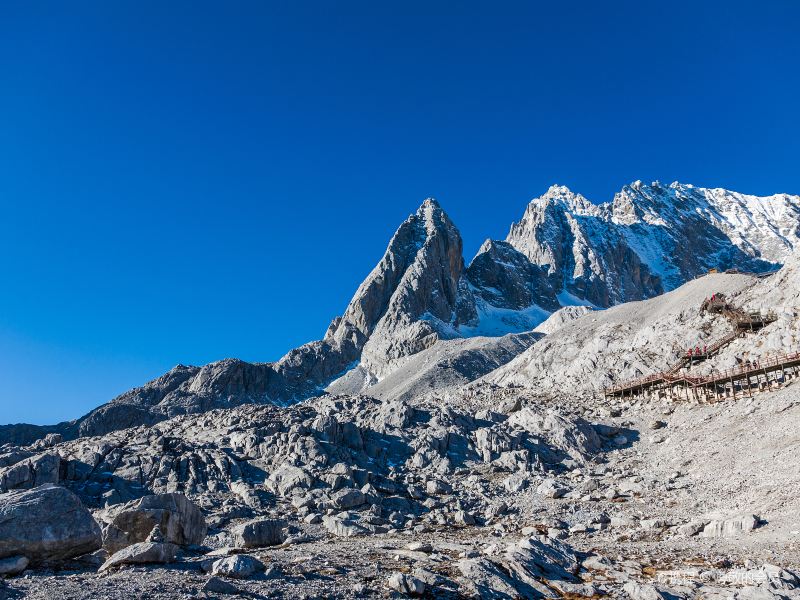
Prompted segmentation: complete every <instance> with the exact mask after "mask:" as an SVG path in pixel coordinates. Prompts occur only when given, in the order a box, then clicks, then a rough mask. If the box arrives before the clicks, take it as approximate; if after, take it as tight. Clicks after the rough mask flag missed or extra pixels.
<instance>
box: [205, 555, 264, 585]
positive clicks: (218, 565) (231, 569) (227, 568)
mask: <svg viewBox="0 0 800 600" xmlns="http://www.w3.org/2000/svg"><path fill="white" fill-rule="evenodd" d="M264 569H265V567H264V563H262V562H261V561H260V560H258V559H257V558H254V557H252V556H249V555H247V554H237V555H234V556H226V557H225V558H220V559H219V560H217V561H214V564H213V565H212V566H211V574H212V575H219V576H222V577H230V578H232V579H247V578H248V577H252V576H253V575H255V574H256V573H260V572H261V571H263V570H264Z"/></svg>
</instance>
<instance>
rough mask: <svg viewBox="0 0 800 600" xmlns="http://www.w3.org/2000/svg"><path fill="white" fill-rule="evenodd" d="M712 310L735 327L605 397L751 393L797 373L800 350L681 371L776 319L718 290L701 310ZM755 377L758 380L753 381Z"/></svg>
mask: <svg viewBox="0 0 800 600" xmlns="http://www.w3.org/2000/svg"><path fill="white" fill-rule="evenodd" d="M704 312H710V313H716V314H720V315H722V316H724V317H725V318H726V319H728V320H729V321H730V322H731V324H732V325H733V331H731V332H730V333H728V334H727V335H725V336H724V337H722V338H720V339H719V340H717V341H716V342H714V343H713V344H711V345H710V346H704V347H703V350H702V351H701V352H700V353H696V352H693V353H691V354H689V353H687V354H685V355H684V356H682V357H681V358H680V359H679V360H678V361H677V362H676V363H675V364H673V365H671V366H670V367H668V368H667V369H666V370H664V371H661V372H660V373H654V374H652V375H647V376H644V377H639V378H638V379H633V380H630V381H625V382H622V383H619V384H617V385H614V386H611V387H608V388H606V389H605V390H603V394H604V396H605V397H607V398H610V397H620V398H623V397H631V398H632V397H641V396H648V397H649V396H653V395H655V396H658V397H682V398H685V399H687V400H689V399H692V398H694V399H698V400H700V399H703V400H706V401H712V400H715V399H721V398H726V397H729V396H732V397H736V395H737V393H738V394H745V393H746V394H750V395H752V392H753V390H754V389H755V390H761V389H764V386H772V385H774V384H776V383H777V382H785V381H786V380H787V378H788V379H791V378H794V377H797V376H798V374H800V373H798V367H800V353H790V354H780V355H776V356H774V357H770V358H769V359H768V360H765V361H762V362H756V363H750V362H749V361H748V362H747V363H743V364H741V365H739V366H738V367H736V368H735V369H730V370H728V371H724V372H721V373H712V374H711V375H705V376H693V375H690V374H689V373H688V372H682V369H684V368H691V366H692V365H693V364H694V363H696V362H700V361H704V360H706V359H708V358H710V357H712V356H715V355H716V354H718V353H719V351H720V350H721V349H722V348H724V347H725V346H727V345H728V344H730V343H731V342H733V341H734V340H735V339H736V338H738V337H741V336H743V335H746V334H747V333H749V332H754V331H758V330H759V329H761V328H762V327H765V326H766V325H769V324H770V323H772V322H774V321H775V320H777V316H776V315H775V313H772V312H769V313H767V314H762V313H760V312H746V311H744V310H741V309H739V308H736V307H735V306H733V305H732V304H730V303H729V302H728V301H727V299H726V298H725V296H724V295H722V294H715V295H714V296H712V297H711V298H709V299H707V300H706V301H705V302H703V304H702V306H701V307H700V313H701V314H702V313H704ZM753 379H755V382H754V381H753Z"/></svg>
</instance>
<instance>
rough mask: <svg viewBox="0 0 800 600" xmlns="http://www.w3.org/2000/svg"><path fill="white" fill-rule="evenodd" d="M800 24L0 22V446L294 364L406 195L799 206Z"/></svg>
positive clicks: (167, 18) (607, 8)
mask: <svg viewBox="0 0 800 600" xmlns="http://www.w3.org/2000/svg"><path fill="white" fill-rule="evenodd" d="M799 7H800V3H797V2H795V1H792V0H786V1H769V0H767V1H761V2H746V3H745V2H736V1H726V2H661V3H655V2H641V1H637V2H613V1H612V2H597V1H591V2H569V3H567V2H547V3H536V2H532V1H531V2H524V3H505V2H491V3H489V2H485V3H482V4H477V3H469V2H467V3H462V2H459V3H455V2H453V3H436V2H425V3H418V4H415V3H409V2H403V3H395V4H394V5H391V4H390V3H375V2H364V3H362V4H355V3H349V2H328V1H325V2H281V3H269V2H216V3H205V2H161V1H158V2H145V1H141V0H137V1H135V2H134V1H122V2H105V1H102V2H101V1H97V2H80V1H79V2H28V1H24V2H14V1H11V2H4V3H3V4H2V6H1V7H0V84H1V85H2V88H1V89H2V93H0V119H2V128H0V207H1V208H2V213H0V251H2V261H1V262H0V286H2V287H0V423H6V422H17V421H27V422H34V423H49V422H55V421H58V420H62V419H67V418H74V417H77V416H79V415H81V414H83V413H85V412H87V411H88V410H89V409H91V408H93V407H94V406H97V405H98V404H100V403H102V402H104V401H106V400H109V399H111V398H112V397H113V396H115V395H116V394H118V393H120V392H122V391H124V390H126V389H128V388H130V387H132V386H135V385H139V384H141V383H143V382H145V381H147V380H149V379H151V378H153V377H156V376H158V375H160V374H161V373H162V372H164V371H166V370H167V369H169V368H170V367H171V366H173V365H175V364H177V363H179V362H180V363H186V364H204V363H206V362H210V361H213V360H217V359H221V358H224V357H229V356H236V357H240V358H243V359H246V360H253V361H269V360H274V359H277V358H278V357H280V356H281V355H282V354H283V353H284V352H285V351H286V350H287V349H289V348H291V347H294V346H297V345H299V344H301V343H303V342H306V341H309V340H312V339H316V338H319V337H320V336H321V335H322V334H323V332H324V331H325V328H326V326H327V324H328V322H329V320H330V319H331V318H332V317H333V316H335V315H336V314H339V313H340V312H341V311H342V310H343V309H344V307H345V306H346V304H347V301H348V300H349V299H350V297H351V295H352V293H353V292H354V291H355V289H356V287H357V285H358V283H359V282H360V281H361V280H362V279H363V277H364V276H365V275H366V274H367V273H368V272H369V270H370V269H371V268H372V266H373V265H374V264H375V262H376V261H377V260H378V259H379V258H380V256H381V254H382V252H383V250H384V248H385V246H386V243H387V242H388V240H389V237H390V236H391V234H392V233H393V231H394V229H395V228H396V227H397V225H398V224H399V223H400V222H401V221H402V220H403V219H404V218H405V217H406V216H407V215H408V214H409V213H411V212H413V211H414V210H415V209H416V208H417V206H418V205H419V203H420V202H421V201H422V200H423V199H424V198H425V197H427V196H434V197H436V198H438V199H439V201H440V202H441V203H442V205H443V206H444V207H445V209H446V210H447V211H448V212H449V213H450V215H451V217H452V218H453V219H454V221H455V222H456V224H457V225H458V226H459V227H460V229H461V231H462V234H463V237H464V240H465V253H466V255H467V258H468V259H469V258H470V257H471V255H472V254H473V253H474V252H475V250H476V249H477V247H478V246H479V244H480V243H481V242H482V241H483V239H485V238H487V237H494V238H502V237H504V236H505V234H506V233H507V230H508V226H509V225H510V223H511V221H512V220H515V219H517V218H519V217H520V215H521V214H522V211H523V210H524V207H525V205H526V203H527V201H528V200H529V199H531V198H532V197H534V196H538V195H540V194H541V193H542V192H544V191H545V189H546V188H547V187H548V186H549V185H550V184H552V183H561V184H566V185H568V186H570V187H571V188H573V189H575V190H576V191H580V192H582V193H583V194H584V195H586V196H588V197H590V198H591V199H593V200H595V201H603V200H608V199H610V198H611V196H612V195H613V193H614V192H615V191H617V190H618V189H619V188H620V187H621V186H622V185H623V184H625V183H628V182H630V181H633V180H635V179H643V180H646V181H650V180H653V179H659V180H661V181H664V182H670V181H673V180H680V181H683V182H687V183H694V184H697V185H706V186H723V187H728V188H732V189H736V190H739V191H744V192H750V193H760V194H768V193H775V192H792V193H799V192H800V169H798V156H800V141H799V140H800V122H799V121H800V119H799V118H798V112H799V111H798V107H799V106H800V75H799V74H800V51H799V50H798V39H800V38H799V37H798V35H797V25H798V23H799V22H800V8H799Z"/></svg>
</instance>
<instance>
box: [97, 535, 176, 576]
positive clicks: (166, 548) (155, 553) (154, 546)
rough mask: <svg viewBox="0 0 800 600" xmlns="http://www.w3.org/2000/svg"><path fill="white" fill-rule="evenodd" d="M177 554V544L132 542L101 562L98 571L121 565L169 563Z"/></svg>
mask: <svg viewBox="0 0 800 600" xmlns="http://www.w3.org/2000/svg"><path fill="white" fill-rule="evenodd" d="M177 555H178V546H176V545H175V544H165V543H160V542H141V543H139V544H132V545H130V546H127V547H125V548H123V549H122V550H120V551H119V552H115V553H114V554H112V555H111V557H110V558H109V559H108V560H107V561H106V562H104V563H103V566H101V567H100V569H99V571H100V572H103V571H107V570H108V569H111V568H114V567H121V566H123V565H146V564H151V563H170V562H172V561H174V560H175V557H176V556H177Z"/></svg>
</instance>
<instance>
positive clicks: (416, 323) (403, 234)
mask: <svg viewBox="0 0 800 600" xmlns="http://www.w3.org/2000/svg"><path fill="white" fill-rule="evenodd" d="M798 227H800V197H798V196H790V195H787V194H779V195H775V196H768V197H756V196H749V195H745V194H739V193H735V192H729V191H726V190H721V189H704V188H695V187H693V186H690V185H683V184H678V183H673V184H671V185H670V186H667V187H664V186H662V185H661V184H659V183H657V182H656V183H652V184H650V185H645V184H642V183H641V182H638V181H637V182H635V183H633V184H631V185H629V186H625V187H624V188H623V189H622V190H621V191H620V192H619V193H617V194H616V195H615V196H614V199H613V200H612V201H611V202H607V203H604V204H593V203H592V202H590V201H589V200H587V199H586V198H584V197H583V196H581V195H580V194H576V193H574V192H572V191H570V190H569V189H567V188H566V187H563V186H553V187H551V188H550V189H549V190H548V191H547V192H546V193H545V194H544V195H542V196H541V197H539V198H536V199H534V200H533V201H531V202H530V204H528V206H527V208H526V210H525V213H524V214H523V217H522V219H520V221H518V222H517V223H514V224H513V225H512V226H511V229H510V231H509V234H508V236H507V238H506V240H504V241H496V240H487V241H486V242H485V243H484V244H483V245H482V247H481V248H480V250H479V251H478V253H477V255H476V256H475V257H474V258H473V259H472V261H471V262H470V264H469V265H468V266H466V265H465V262H464V259H463V257H462V240H461V236H460V234H459V231H458V229H457V227H456V226H455V224H454V223H453V222H452V221H451V220H450V218H449V217H448V216H447V214H446V213H445V211H444V210H443V209H442V207H441V206H439V204H438V203H437V202H436V201H435V200H432V199H428V200H425V202H424V203H423V204H422V205H421V206H420V207H419V209H418V210H417V211H416V212H415V213H414V214H412V215H410V216H409V217H408V219H406V221H404V222H403V223H402V224H401V225H400V227H399V228H398V229H397V232H396V233H395V234H394V236H393V237H392V239H391V241H390V242H389V245H388V247H387V249H386V251H385V253H384V255H383V257H382V258H381V260H380V261H379V262H378V264H377V265H376V266H375V268H374V269H373V270H372V272H371V273H370V274H369V275H368V276H367V278H366V279H365V280H364V282H363V283H362V284H361V285H360V286H359V288H358V290H357V291H356V293H355V295H354V296H353V298H352V300H351V301H350V303H349V304H348V306H347V308H346V310H345V311H344V313H343V315H342V316H341V317H337V318H335V319H334V320H333V321H332V323H331V325H330V327H329V328H328V330H327V332H326V333H325V335H324V337H323V338H322V339H320V340H318V341H314V342H310V343H308V344H305V345H303V346H300V347H299V348H295V349H293V350H291V351H290V352H288V353H287V354H286V355H285V356H284V357H283V358H281V359H280V360H278V361H277V362H274V363H256V364H250V363H245V362H243V361H240V360H235V359H227V360H223V361H219V362H215V363H211V364H209V365H206V366H204V367H202V368H201V367H184V366H178V367H176V368H175V369H173V370H171V371H170V372H169V373H167V374H165V375H164V376H162V377H160V378H158V379H155V380H153V381H151V382H149V383H147V384H145V385H144V386H142V387H140V388H135V389H133V390H130V391H128V392H126V393H124V394H122V395H121V396H119V397H117V398H115V399H114V400H112V401H111V402H109V403H107V404H105V405H103V406H101V407H99V408H97V409H96V410H94V411H92V412H91V413H89V414H88V415H86V416H85V417H83V418H81V419H78V420H76V421H73V422H70V423H63V424H61V425H58V426H54V427H49V428H48V427H33V426H26V425H20V426H6V427H0V443H2V442H3V441H6V440H10V441H15V442H18V443H21V442H22V441H25V440H30V439H35V438H37V437H41V436H42V435H44V434H46V433H47V432H49V431H55V432H59V433H62V434H63V435H65V436H68V437H74V436H77V435H100V434H104V433H106V432H109V431H112V430H116V429H120V428H125V427H131V426H133V425H138V424H153V423H156V422H158V421H161V420H164V419H166V418H169V417H172V416H175V415H177V414H187V413H197V412H204V411H208V410H211V409H214V408H223V407H229V406H233V405H237V404H242V403H252V402H257V403H278V404H286V403H291V402H296V401H300V400H303V399H306V398H309V397H312V396H315V395H318V394H320V393H322V392H323V391H324V390H325V389H326V388H327V389H329V390H332V391H346V392H347V393H351V394H354V393H360V392H364V393H368V394H369V393H371V390H375V395H376V396H379V397H381V398H392V397H395V396H396V395H397V394H399V393H401V390H402V394H406V395H408V394H413V393H416V391H418V390H423V389H424V390H429V389H434V388H435V387H436V386H437V385H439V384H440V382H448V381H449V382H453V381H458V382H461V383H463V382H465V381H471V380H474V379H476V378H478V377H481V376H483V375H485V374H486V373H488V372H489V371H490V370H493V369H497V368H498V367H501V366H502V365H504V364H505V363H508V362H509V361H511V360H512V359H514V357H515V356H518V355H520V354H522V353H524V352H525V351H526V349H528V348H529V347H530V346H531V345H533V344H534V343H535V342H536V340H537V339H538V338H539V337H540V336H541V335H542V333H538V332H537V333H526V332H531V331H532V330H534V328H536V327H537V326H538V325H539V324H541V323H543V322H544V321H545V320H546V319H547V318H548V317H549V316H550V315H551V314H553V313H554V312H556V311H558V310H559V309H561V307H564V306H580V305H588V306H592V307H594V308H606V307H609V306H612V305H615V304H620V303H623V302H628V301H631V300H641V299H645V298H651V297H653V296H657V295H660V294H662V293H664V292H665V291H669V290H672V289H674V288H676V287H678V286H679V285H681V284H683V283H684V282H686V281H688V280H690V279H693V278H694V277H696V276H698V275H701V274H704V273H706V272H707V271H709V270H711V269H717V270H726V269H731V268H735V269H739V270H742V271H765V270H774V269H776V268H778V267H779V266H780V264H781V263H782V262H783V261H784V260H785V259H786V257H787V256H789V255H790V254H791V253H792V250H793V248H796V247H800V245H798V241H799V239H798ZM580 312H581V311H565V312H561V313H560V314H559V315H557V316H556V317H554V318H553V319H552V320H551V321H549V322H548V324H547V326H546V329H547V331H546V332H547V333H550V332H551V330H553V329H554V328H558V327H560V325H559V323H562V324H563V323H565V322H568V321H570V320H572V319H573V318H575V317H577V316H579V314H580ZM504 335H509V336H510V337H508V338H505V339H502V340H498V339H497V337H498V336H504ZM493 337H494V339H492V338H493ZM460 338H471V339H470V340H468V343H466V341H465V340H463V339H460ZM462 342H465V343H462ZM538 345H539V344H537V346H538ZM393 382H394V383H393ZM378 392H379V393H378Z"/></svg>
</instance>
